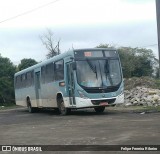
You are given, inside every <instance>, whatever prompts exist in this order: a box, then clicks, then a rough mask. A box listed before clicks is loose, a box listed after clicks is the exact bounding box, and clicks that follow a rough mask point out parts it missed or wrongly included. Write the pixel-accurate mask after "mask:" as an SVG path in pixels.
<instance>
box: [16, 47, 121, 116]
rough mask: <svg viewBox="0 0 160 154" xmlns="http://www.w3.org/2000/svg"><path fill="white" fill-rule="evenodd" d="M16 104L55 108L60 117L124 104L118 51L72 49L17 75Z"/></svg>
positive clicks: (29, 106) (98, 111) (99, 111)
mask: <svg viewBox="0 0 160 154" xmlns="http://www.w3.org/2000/svg"><path fill="white" fill-rule="evenodd" d="M14 86H15V99H16V105H20V106H25V107H28V111H29V112H30V113H32V112H34V111H35V110H36V109H38V108H54V109H57V110H58V111H59V112H60V114H61V115H67V114H69V113H70V112H71V110H72V109H83V108H94V110H95V112H97V113H101V112H103V111H104V110H105V107H107V106H114V105H116V104H120V103H123V102H124V92H123V90H124V84H123V75H122V68H121V63H120V58H119V55H118V52H117V51H116V50H115V49H110V48H93V49H73V50H70V51H67V52H65V53H62V54H60V55H57V56H55V57H52V58H50V59H47V60H45V61H43V62H41V63H38V64H36V65H34V66H31V67H29V68H27V69H24V70H22V71H20V72H17V73H16V74H15V76H14Z"/></svg>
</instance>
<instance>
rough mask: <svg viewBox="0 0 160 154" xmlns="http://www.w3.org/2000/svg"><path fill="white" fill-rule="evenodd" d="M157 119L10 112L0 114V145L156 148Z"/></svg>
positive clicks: (116, 113)
mask: <svg viewBox="0 0 160 154" xmlns="http://www.w3.org/2000/svg"><path fill="white" fill-rule="evenodd" d="M159 119H160V113H159V112H150V113H140V112H130V111H125V112H121V111H115V110H107V108H106V110H105V112H104V113H103V114H97V113H95V112H94V110H93V109H87V110H86V109H85V110H77V111H73V112H72V114H71V115H68V116H60V115H58V114H57V113H56V112H55V111H54V110H40V111H38V112H37V113H33V114H30V113H28V111H27V110H26V109H25V108H19V109H12V110H6V111H0V145H12V144H13V145H32V144H33V145H142V144H145V145H159V143H160V120H159ZM59 153H61V152H59ZM76 153H80V152H76ZM91 153H97V152H91ZM104 153H105V152H104ZM107 153H108V152H107ZM111 153H112V152H111ZM131 153H132V152H131ZM134 153H135V152H134ZM141 153H143V152H141ZM151 153H153V152H151Z"/></svg>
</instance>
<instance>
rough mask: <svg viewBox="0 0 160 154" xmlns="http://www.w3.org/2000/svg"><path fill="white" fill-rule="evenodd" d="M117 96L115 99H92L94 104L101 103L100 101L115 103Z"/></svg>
mask: <svg viewBox="0 0 160 154" xmlns="http://www.w3.org/2000/svg"><path fill="white" fill-rule="evenodd" d="M115 100H116V99H115V98H113V99H105V100H91V102H92V104H93V105H99V104H100V103H106V102H107V103H108V104H113V103H114V102H115Z"/></svg>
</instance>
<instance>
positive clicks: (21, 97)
mask: <svg viewBox="0 0 160 154" xmlns="http://www.w3.org/2000/svg"><path fill="white" fill-rule="evenodd" d="M27 96H28V97H29V98H30V101H31V105H32V107H37V103H36V96H35V88H34V87H28V88H23V89H16V90H15V97H16V105H20V106H27V101H26V99H27Z"/></svg>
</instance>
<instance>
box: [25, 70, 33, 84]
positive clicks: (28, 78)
mask: <svg viewBox="0 0 160 154" xmlns="http://www.w3.org/2000/svg"><path fill="white" fill-rule="evenodd" d="M26 80H27V81H26V87H31V86H32V78H31V72H27V73H26Z"/></svg>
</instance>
